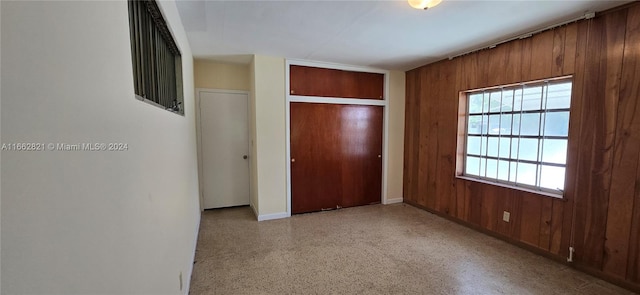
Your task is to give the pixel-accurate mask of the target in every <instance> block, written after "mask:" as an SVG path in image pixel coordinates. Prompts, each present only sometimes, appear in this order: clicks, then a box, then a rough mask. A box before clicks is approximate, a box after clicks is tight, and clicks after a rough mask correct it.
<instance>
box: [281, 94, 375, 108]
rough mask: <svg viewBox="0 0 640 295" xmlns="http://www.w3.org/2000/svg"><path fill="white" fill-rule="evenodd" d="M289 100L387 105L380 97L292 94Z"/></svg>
mask: <svg viewBox="0 0 640 295" xmlns="http://www.w3.org/2000/svg"><path fill="white" fill-rule="evenodd" d="M289 102H313V103H328V104H352V105H368V106H386V105H387V103H386V102H385V101H384V100H379V99H357V98H339V97H317V96H302V95H290V96H289Z"/></svg>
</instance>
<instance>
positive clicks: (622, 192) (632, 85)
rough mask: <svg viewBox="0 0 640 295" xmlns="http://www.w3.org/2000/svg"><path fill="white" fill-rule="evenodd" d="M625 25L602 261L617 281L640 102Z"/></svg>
mask: <svg viewBox="0 0 640 295" xmlns="http://www.w3.org/2000/svg"><path fill="white" fill-rule="evenodd" d="M629 21H630V22H631V23H630V24H629V25H627V26H628V27H629V28H630V30H628V31H627V32H626V33H627V34H626V40H627V41H626V43H627V44H626V46H625V47H624V49H623V50H624V52H623V61H622V65H623V66H622V77H621V84H620V94H619V101H618V104H619V105H618V112H617V124H616V126H617V128H616V130H615V131H616V136H615V142H614V146H613V169H612V172H611V175H612V177H611V190H610V191H609V212H608V216H607V224H606V229H607V230H606V242H605V259H604V265H603V269H602V270H603V271H604V272H606V273H609V274H612V275H615V276H617V277H620V278H625V277H626V272H627V259H628V251H629V238H628V236H629V234H630V231H631V223H629V220H631V219H632V217H633V199H634V196H635V181H636V173H637V168H638V160H639V156H638V153H640V101H638V98H639V96H640V92H639V91H638V82H639V81H640V80H639V79H640V75H638V73H640V72H639V71H640V63H639V62H638V53H639V52H640V51H638V46H635V47H634V44H633V42H634V41H635V42H636V43H637V42H638V41H640V39H637V40H633V19H629Z"/></svg>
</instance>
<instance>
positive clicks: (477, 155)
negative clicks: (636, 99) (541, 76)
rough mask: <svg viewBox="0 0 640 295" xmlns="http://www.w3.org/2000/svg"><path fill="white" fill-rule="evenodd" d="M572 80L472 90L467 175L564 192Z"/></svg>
mask: <svg viewBox="0 0 640 295" xmlns="http://www.w3.org/2000/svg"><path fill="white" fill-rule="evenodd" d="M571 86H572V83H571V80H570V78H567V79H561V80H554V81H544V82H536V83H527V84H522V85H518V86H512V87H501V88H493V89H486V90H481V91H474V92H469V93H468V94H467V107H468V111H467V116H466V119H467V134H466V141H465V157H464V158H465V165H464V166H465V167H464V173H463V174H464V175H465V176H468V177H474V178H479V179H483V180H488V181H492V182H497V183H501V184H506V185H511V186H518V187H525V188H529V189H535V190H540V191H546V192H550V193H561V192H562V191H563V190H564V177H565V168H566V153H567V142H568V127H569V113H570V102H571Z"/></svg>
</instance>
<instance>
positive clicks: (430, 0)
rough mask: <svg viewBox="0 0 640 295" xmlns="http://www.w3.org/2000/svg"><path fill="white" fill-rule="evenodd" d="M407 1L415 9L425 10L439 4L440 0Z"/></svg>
mask: <svg viewBox="0 0 640 295" xmlns="http://www.w3.org/2000/svg"><path fill="white" fill-rule="evenodd" d="M408 2H409V5H411V7H413V8H415V9H424V10H426V9H429V8H431V7H434V6H436V5H438V4H440V2H442V0H408Z"/></svg>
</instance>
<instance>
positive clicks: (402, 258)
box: [191, 204, 633, 295]
mask: <svg viewBox="0 0 640 295" xmlns="http://www.w3.org/2000/svg"><path fill="white" fill-rule="evenodd" d="M191 294H587V295H588V294H594V295H603V294H633V293H632V292H629V291H626V290H624V289H621V288H618V287H616V286H614V285H611V284H608V283H606V282H604V281H602V280H599V279H596V278H594V277H591V276H589V275H587V274H584V273H581V272H578V271H576V270H574V269H572V268H569V267H567V266H565V265H562V264H560V263H557V262H555V261H551V260H549V259H547V258H544V257H541V256H538V255H535V254H533V253H531V252H528V251H525V250H523V249H520V248H518V247H516V246H513V245H510V244H508V243H505V242H503V241H500V240H498V239H495V238H492V237H490V236H487V235H484V234H481V233H479V232H476V231H474V230H471V229H469V228H466V227H464V226H461V225H459V224H456V223H454V222H451V221H448V220H445V219H443V218H440V217H437V216H435V215H433V214H430V213H428V212H426V211H423V210H420V209H417V208H414V207H412V206H409V205H405V204H395V205H387V206H384V205H371V206H363V207H356V208H348V209H342V210H336V211H329V212H320V213H311V214H303V215H295V216H293V217H291V218H288V219H280V220H272V221H263V222H257V221H256V220H255V217H254V215H253V212H252V211H251V209H250V208H249V207H239V208H230V209H218V210H210V211H205V212H204V213H203V215H202V222H201V225H200V234H199V238H198V245H197V251H196V262H195V265H194V272H193V276H192V281H191Z"/></svg>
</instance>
